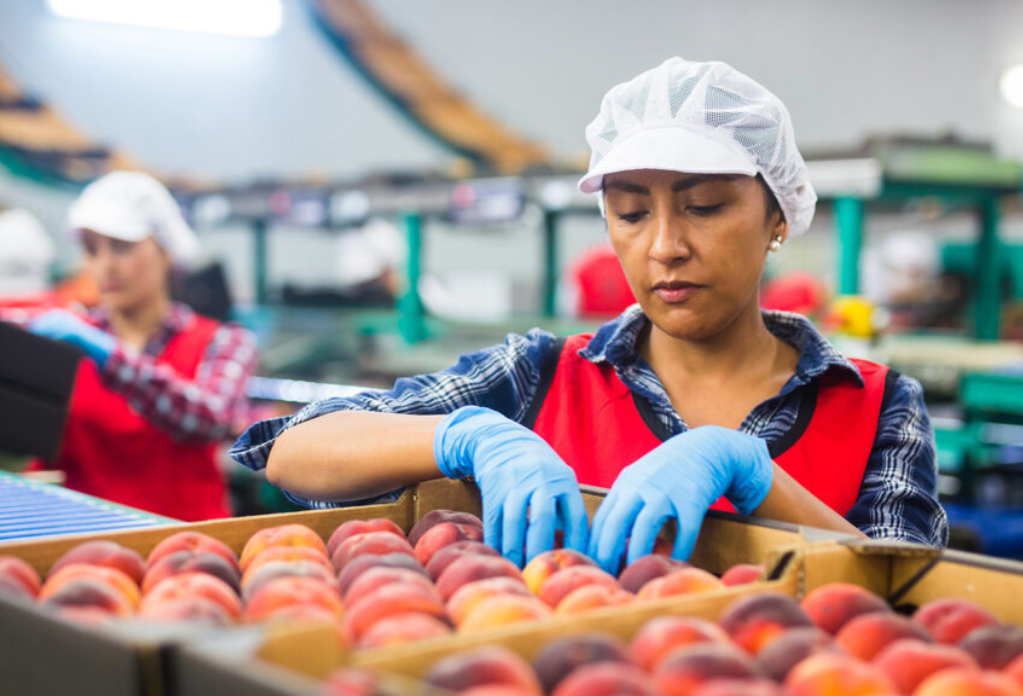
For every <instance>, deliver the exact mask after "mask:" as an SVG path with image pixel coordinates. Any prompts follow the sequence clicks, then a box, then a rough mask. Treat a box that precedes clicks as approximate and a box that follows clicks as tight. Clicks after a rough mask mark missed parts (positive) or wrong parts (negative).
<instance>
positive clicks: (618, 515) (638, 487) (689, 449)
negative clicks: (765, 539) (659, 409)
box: [589, 426, 774, 574]
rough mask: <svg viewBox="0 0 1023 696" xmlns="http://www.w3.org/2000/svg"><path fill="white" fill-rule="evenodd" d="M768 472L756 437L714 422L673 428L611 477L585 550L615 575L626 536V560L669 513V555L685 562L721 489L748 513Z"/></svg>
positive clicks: (766, 486)
mask: <svg viewBox="0 0 1023 696" xmlns="http://www.w3.org/2000/svg"><path fill="white" fill-rule="evenodd" d="M773 476H774V465H773V463H772V462H771V457H770V455H769V454H768V451H767V443H766V442H764V441H763V440H761V439H760V438H757V437H753V436H751V435H746V434H744V433H740V432H739V431H737V430H731V429H729V428H721V427H718V426H704V427H701V428H694V429H692V430H689V431H687V432H684V433H680V434H678V435H676V436H674V437H672V438H671V439H669V440H667V441H665V442H664V444H662V445H660V446H659V447H657V449H655V450H653V451H652V452H650V453H649V454H647V455H646V456H644V457H643V458H642V459H639V460H638V461H637V462H635V463H634V464H631V465H630V466H627V467H625V469H623V470H622V473H621V474H619V475H618V479H617V480H616V481H615V483H614V485H613V486H612V487H611V492H610V493H608V496H607V498H606V499H605V500H604V502H603V503H601V505H600V509H599V510H598V511H597V514H596V516H595V517H594V520H593V530H592V533H591V535H590V548H589V554H590V556H592V557H593V558H594V559H595V560H596V561H597V563H599V564H600V566H601V567H602V568H603V569H604V570H606V571H608V572H609V573H612V574H617V572H618V568H619V565H620V563H621V557H622V552H623V551H624V547H625V540H626V538H627V537H631V538H630V539H629V557H628V562H629V563H632V562H633V561H635V560H636V559H637V558H639V557H641V556H645V555H646V554H648V553H650V552H651V551H652V550H653V547H654V542H655V541H656V539H657V534H658V532H660V530H661V527H663V526H664V523H665V522H667V521H668V520H669V519H674V520H675V521H676V523H677V524H678V532H677V535H676V537H675V548H674V550H673V552H672V557H674V558H678V559H680V560H686V559H688V558H689V555H690V554H691V553H692V552H693V546H695V544H696V537H697V535H698V534H699V532H700V525H701V524H702V522H703V517H704V515H705V514H706V512H707V508H709V507H710V506H711V505H713V504H714V503H715V502H717V500H718V499H719V498H720V497H721V496H722V495H724V496H726V497H727V498H728V500H729V502H731V503H732V505H734V506H735V509H736V510H738V511H739V512H740V513H743V514H749V513H751V512H752V511H753V510H755V509H756V508H757V507H759V506H760V504H761V503H762V502H763V501H764V498H766V497H767V493H768V491H770V489H771V480H772V478H773Z"/></svg>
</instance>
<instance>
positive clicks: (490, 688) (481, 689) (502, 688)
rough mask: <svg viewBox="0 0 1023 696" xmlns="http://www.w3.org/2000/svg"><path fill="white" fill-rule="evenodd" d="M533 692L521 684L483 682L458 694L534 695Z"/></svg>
mask: <svg viewBox="0 0 1023 696" xmlns="http://www.w3.org/2000/svg"><path fill="white" fill-rule="evenodd" d="M534 693H535V692H533V691H532V690H530V689H526V688H524V687H521V686H508V685H507V684H485V685H483V686H475V687H473V688H471V689H466V690H465V691H459V692H458V696H534Z"/></svg>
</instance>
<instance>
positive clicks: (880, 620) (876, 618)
mask: <svg viewBox="0 0 1023 696" xmlns="http://www.w3.org/2000/svg"><path fill="white" fill-rule="evenodd" d="M900 638H912V639H914V640H918V641H920V642H922V643H930V642H931V637H930V635H928V633H927V631H925V630H924V628H923V627H922V626H921V625H920V624H918V623H914V622H913V621H911V620H909V619H907V618H906V617H905V616H899V615H898V614H860V615H859V616H857V617H856V618H855V619H853V620H852V621H850V622H849V623H847V624H846V625H845V626H843V627H842V630H841V631H839V632H838V635H837V636H835V644H836V645H837V646H838V647H840V648H842V649H843V650H845V651H846V652H847V653H849V654H850V655H853V656H855V657H858V658H860V659H861V660H865V661H868V662H869V661H870V660H872V659H874V656H875V655H877V654H878V653H879V652H881V651H882V650H883V649H884V648H885V647H886V646H887V645H889V644H891V643H894V642H895V641H897V640H899V639H900Z"/></svg>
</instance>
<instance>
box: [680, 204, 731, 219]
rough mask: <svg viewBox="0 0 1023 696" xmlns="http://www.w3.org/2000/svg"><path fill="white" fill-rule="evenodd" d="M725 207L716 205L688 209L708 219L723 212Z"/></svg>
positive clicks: (696, 206) (693, 206) (695, 206)
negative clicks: (722, 209)
mask: <svg viewBox="0 0 1023 696" xmlns="http://www.w3.org/2000/svg"><path fill="white" fill-rule="evenodd" d="M723 206H724V204H723V203H717V204H715V205H691V206H689V207H688V208H687V209H688V210H689V212H691V213H693V214H694V215H698V216H700V217H707V216H710V215H713V214H714V213H716V212H718V211H719V210H721V208H722V207H723Z"/></svg>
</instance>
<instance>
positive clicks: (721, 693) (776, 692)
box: [693, 679, 789, 696]
mask: <svg viewBox="0 0 1023 696" xmlns="http://www.w3.org/2000/svg"><path fill="white" fill-rule="evenodd" d="M693 696H789V692H788V691H786V690H785V687H783V686H781V685H780V684H776V683H775V682H773V681H771V680H770V679H712V680H710V681H708V682H704V683H703V684H700V685H699V686H698V687H696V691H694V692H693Z"/></svg>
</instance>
